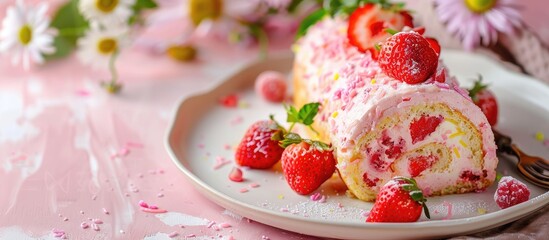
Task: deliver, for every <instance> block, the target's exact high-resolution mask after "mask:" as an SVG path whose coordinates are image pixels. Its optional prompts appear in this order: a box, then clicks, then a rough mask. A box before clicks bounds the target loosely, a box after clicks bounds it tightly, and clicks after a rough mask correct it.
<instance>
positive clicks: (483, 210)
mask: <svg viewBox="0 0 549 240" xmlns="http://www.w3.org/2000/svg"><path fill="white" fill-rule="evenodd" d="M477 212H478V214H480V215H484V214H486V209H484V208H478V209H477Z"/></svg>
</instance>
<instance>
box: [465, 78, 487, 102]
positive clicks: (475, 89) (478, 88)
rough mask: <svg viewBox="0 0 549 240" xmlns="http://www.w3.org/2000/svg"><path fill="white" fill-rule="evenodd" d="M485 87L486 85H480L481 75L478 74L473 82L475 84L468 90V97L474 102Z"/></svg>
mask: <svg viewBox="0 0 549 240" xmlns="http://www.w3.org/2000/svg"><path fill="white" fill-rule="evenodd" d="M487 87H488V85H486V84H484V83H482V75H480V74H479V75H478V78H477V80H476V81H475V84H474V85H473V87H472V88H471V89H469V97H471V99H473V101H474V102H475V101H477V94H478V93H479V92H480V91H482V90H484V89H486V88H487Z"/></svg>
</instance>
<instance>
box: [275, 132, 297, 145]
mask: <svg viewBox="0 0 549 240" xmlns="http://www.w3.org/2000/svg"><path fill="white" fill-rule="evenodd" d="M302 141H303V139H302V138H301V136H299V134H297V133H292V132H290V133H287V134H286V135H284V139H283V140H282V141H280V142H279V145H280V146H281V147H283V148H286V147H288V146H290V145H292V144H298V143H300V142H302Z"/></svg>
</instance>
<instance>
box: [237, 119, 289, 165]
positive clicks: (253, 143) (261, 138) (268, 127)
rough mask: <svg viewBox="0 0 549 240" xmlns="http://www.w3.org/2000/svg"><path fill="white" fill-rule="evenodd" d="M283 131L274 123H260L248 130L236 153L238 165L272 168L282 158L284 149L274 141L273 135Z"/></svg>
mask: <svg viewBox="0 0 549 240" xmlns="http://www.w3.org/2000/svg"><path fill="white" fill-rule="evenodd" d="M280 131H281V130H280V128H279V126H278V124H277V123H276V122H274V121H272V120H271V121H269V120H262V121H258V122H256V123H254V124H252V126H250V127H249V128H248V130H247V131H246V133H245V134H244V137H243V138H242V141H240V144H239V145H238V148H237V149H236V153H235V160H236V163H237V164H238V165H240V166H247V167H250V168H257V169H265V168H270V167H272V166H273V165H274V164H275V163H276V162H278V160H280V157H281V156H282V152H283V151H284V148H282V147H280V146H279V145H278V141H277V140H273V139H272V137H273V135H275V134H277V133H279V132H280Z"/></svg>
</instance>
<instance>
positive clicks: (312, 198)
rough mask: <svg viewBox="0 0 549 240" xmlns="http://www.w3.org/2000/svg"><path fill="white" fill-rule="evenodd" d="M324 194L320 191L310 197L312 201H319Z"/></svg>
mask: <svg viewBox="0 0 549 240" xmlns="http://www.w3.org/2000/svg"><path fill="white" fill-rule="evenodd" d="M321 197H322V196H321V195H320V193H315V194H313V195H311V196H310V197H309V198H310V199H311V200H312V201H318V200H320V198H321Z"/></svg>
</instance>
